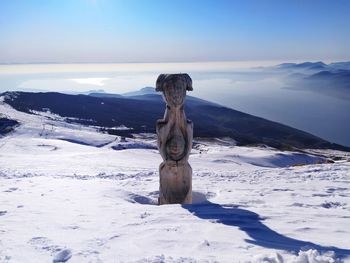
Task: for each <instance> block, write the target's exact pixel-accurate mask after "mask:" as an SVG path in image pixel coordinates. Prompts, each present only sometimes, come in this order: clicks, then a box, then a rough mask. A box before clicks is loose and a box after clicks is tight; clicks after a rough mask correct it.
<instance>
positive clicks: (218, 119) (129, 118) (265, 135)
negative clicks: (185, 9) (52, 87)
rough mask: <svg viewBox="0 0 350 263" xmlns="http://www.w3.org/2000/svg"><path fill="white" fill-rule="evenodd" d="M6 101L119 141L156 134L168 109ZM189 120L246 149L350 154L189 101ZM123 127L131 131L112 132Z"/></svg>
mask: <svg viewBox="0 0 350 263" xmlns="http://www.w3.org/2000/svg"><path fill="white" fill-rule="evenodd" d="M4 95H6V96H5V102H6V103H8V104H10V105H11V106H12V107H14V108H15V109H17V110H20V111H24V112H29V113H30V111H31V110H37V111H42V110H46V109H50V111H51V112H53V113H56V114H59V115H61V116H65V117H71V118H74V119H72V121H74V122H78V123H82V124H90V125H96V126H101V127H104V129H105V130H106V131H108V132H110V133H113V134H118V135H130V132H132V133H140V132H152V133H154V132H155V123H156V120H157V119H160V118H162V116H163V114H164V109H165V104H164V102H163V100H162V99H161V97H160V96H159V95H155V94H154V95H152V94H147V95H143V96H144V97H143V96H135V97H123V98H118V97H116V98H108V97H93V96H86V95H66V94H60V93H27V92H16V93H5V94H4ZM186 114H187V117H188V118H189V119H191V120H193V122H194V136H196V137H231V138H233V139H235V140H236V141H237V142H238V143H239V144H241V145H245V144H260V143H263V144H267V145H270V146H273V147H277V148H289V147H297V148H330V149H339V150H349V149H348V148H346V147H343V146H340V145H337V144H332V143H329V142H327V141H325V140H323V139H320V138H318V137H316V136H313V135H311V134H309V133H306V132H303V131H300V130H297V129H294V128H291V127H288V126H285V125H282V124H279V123H276V122H272V121H268V120H266V119H262V118H258V117H255V116H252V115H249V114H245V113H242V112H239V111H236V110H233V109H230V108H226V107H222V106H220V105H217V104H214V103H211V102H207V101H205V100H201V99H197V98H194V97H190V96H189V97H188V99H187V100H186ZM76 118H78V119H76ZM120 125H125V126H127V127H129V128H132V130H129V131H125V130H115V129H110V128H112V127H116V126H120Z"/></svg>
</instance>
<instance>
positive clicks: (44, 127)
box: [0, 101, 350, 263]
mask: <svg viewBox="0 0 350 263" xmlns="http://www.w3.org/2000/svg"><path fill="white" fill-rule="evenodd" d="M0 115H3V116H6V117H7V118H10V119H14V120H17V121H18V122H19V123H20V124H21V125H20V126H19V127H17V128H16V130H15V131H14V132H12V133H10V134H8V135H7V136H6V137H3V138H0V262H21V263H22V262H35V263H37V262H65V261H67V262H79V263H81V262H279V263H280V262H298V263H299V262H300V263H303V262H343V261H344V262H350V259H349V257H350V238H349V237H350V184H349V183H350V164H349V162H348V161H344V160H343V161H337V162H335V163H327V162H326V159H325V158H323V157H318V156H314V155H309V154H305V153H297V152H280V151H277V150H275V149H273V148H267V147H237V146H234V143H232V142H222V141H220V140H217V141H212V142H209V141H197V143H196V145H195V148H194V149H193V152H192V154H191V156H190V164H191V165H192V168H193V171H194V173H193V190H194V204H193V205H185V206H181V205H165V206H157V205H156V203H157V195H158V185H159V182H158V180H159V178H158V172H157V170H158V165H159V164H160V162H161V158H160V155H159V153H158V151H157V150H156V149H155V138H154V136H151V135H148V134H140V135H138V136H136V137H135V138H134V139H128V138H126V139H124V138H120V137H117V136H112V135H108V134H103V133H99V132H97V130H96V128H94V127H85V126H81V125H77V124H68V123H67V122H65V119H64V118H62V117H60V116H55V115H53V114H50V113H47V112H46V113H40V112H38V113H37V115H31V114H26V113H23V112H18V111H16V110H14V109H13V108H11V107H10V106H9V105H7V104H5V103H3V102H1V101H0ZM0 117H1V116H0ZM317 154H321V152H317ZM337 154H338V156H339V155H341V154H342V153H341V152H337ZM343 155H344V156H345V155H346V153H343ZM346 158H348V157H346ZM306 164H307V165H306Z"/></svg>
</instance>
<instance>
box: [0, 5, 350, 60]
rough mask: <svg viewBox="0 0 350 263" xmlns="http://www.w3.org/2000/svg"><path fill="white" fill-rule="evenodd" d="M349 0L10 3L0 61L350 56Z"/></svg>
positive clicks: (0, 28) (1, 14) (0, 30)
mask: <svg viewBox="0 0 350 263" xmlns="http://www.w3.org/2000/svg"><path fill="white" fill-rule="evenodd" d="M349 14H350V1H347V0H337V1H331V0H329V1H322V0H318V1H316V0H304V1H301V0H293V1H287V0H285V1H282V0H245V1H236V0H227V1H225V0H198V1H197V0H176V1H170V0H50V1H48V0H3V1H0V63H1V62H2V63H9V62H62V63H68V62H179V61H181V62H182V61H229V60H238V61H242V60H248V61H260V60H265V61H266V60H279V61H295V60H298V61H302V60H326V61H327V60H328V61H335V60H350V48H349V46H350V29H349V26H350V15H349Z"/></svg>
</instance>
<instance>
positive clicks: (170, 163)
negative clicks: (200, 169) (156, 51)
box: [156, 74, 193, 205]
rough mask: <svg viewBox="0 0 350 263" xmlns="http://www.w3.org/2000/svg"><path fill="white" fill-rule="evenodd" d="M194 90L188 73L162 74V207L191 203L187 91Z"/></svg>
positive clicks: (159, 132) (159, 130) (159, 129)
mask: <svg viewBox="0 0 350 263" xmlns="http://www.w3.org/2000/svg"><path fill="white" fill-rule="evenodd" d="M187 90H188V91H191V90H193V89H192V80H191V78H190V76H189V75H188V74H161V75H160V76H159V77H158V79H157V83H156V91H161V92H162V95H163V99H164V101H165V103H166V109H165V113H164V118H163V119H161V120H158V121H157V126H156V130H157V136H158V149H159V152H160V154H161V156H162V158H163V162H162V163H161V164H160V166H159V177H160V186H159V204H160V205H162V204H177V203H178V204H190V203H192V168H191V166H190V165H189V163H188V157H189V155H190V151H191V148H192V139H193V123H192V122H191V121H190V120H187V119H186V115H185V112H184V103H185V97H186V91H187Z"/></svg>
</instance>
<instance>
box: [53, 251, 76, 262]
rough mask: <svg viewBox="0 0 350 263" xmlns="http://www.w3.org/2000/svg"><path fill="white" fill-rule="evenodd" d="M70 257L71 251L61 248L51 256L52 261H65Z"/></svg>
mask: <svg viewBox="0 0 350 263" xmlns="http://www.w3.org/2000/svg"><path fill="white" fill-rule="evenodd" d="M71 257H72V251H71V250H70V249H63V250H61V251H59V252H58V253H57V254H56V255H55V256H54V257H53V261H52V262H53V263H59V262H66V261H68V260H69V259H70V258H71Z"/></svg>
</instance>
